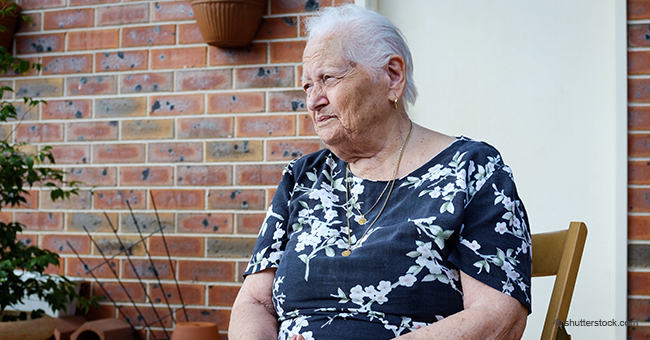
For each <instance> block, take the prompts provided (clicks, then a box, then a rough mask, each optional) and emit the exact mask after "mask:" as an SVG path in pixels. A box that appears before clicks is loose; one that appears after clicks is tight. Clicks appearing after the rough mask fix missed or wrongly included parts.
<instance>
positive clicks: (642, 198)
mask: <svg viewBox="0 0 650 340" xmlns="http://www.w3.org/2000/svg"><path fill="white" fill-rule="evenodd" d="M627 204H628V211H630V212H650V189H649V188H628V189H627Z"/></svg>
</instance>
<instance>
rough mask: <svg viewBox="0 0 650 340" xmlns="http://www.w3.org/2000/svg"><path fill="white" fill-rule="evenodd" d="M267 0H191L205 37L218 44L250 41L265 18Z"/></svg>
mask: <svg viewBox="0 0 650 340" xmlns="http://www.w3.org/2000/svg"><path fill="white" fill-rule="evenodd" d="M266 3H267V0H192V2H191V4H192V10H193V11H194V16H195V17H196V23H197V24H198V26H199V31H201V35H202V36H203V40H205V42H206V43H207V44H209V45H212V46H217V47H241V46H246V45H248V44H250V43H251V41H252V40H253V37H255V33H257V29H258V28H259V26H260V22H261V21H262V15H263V14H264V9H265V7H266Z"/></svg>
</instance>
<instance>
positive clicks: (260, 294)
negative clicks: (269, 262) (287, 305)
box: [228, 268, 278, 340]
mask: <svg viewBox="0 0 650 340" xmlns="http://www.w3.org/2000/svg"><path fill="white" fill-rule="evenodd" d="M274 278H275V268H269V269H265V270H263V271H261V272H258V273H255V274H251V275H248V276H247V277H246V279H245V280H244V284H243V285H242V287H241V289H240V290H239V293H238V294H237V298H236V299H235V303H234V304H233V306H232V313H231V315H230V325H229V326H228V339H230V340H252V339H254V340H277V339H278V315H277V314H276V313H275V308H274V307H273V279H274Z"/></svg>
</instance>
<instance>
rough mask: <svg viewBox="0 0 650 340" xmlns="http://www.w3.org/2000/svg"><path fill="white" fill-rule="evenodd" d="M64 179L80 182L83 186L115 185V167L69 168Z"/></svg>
mask: <svg viewBox="0 0 650 340" xmlns="http://www.w3.org/2000/svg"><path fill="white" fill-rule="evenodd" d="M66 179H67V180H68V181H76V182H81V185H84V186H116V185H117V168H114V167H99V168H70V169H68V176H67V177H66Z"/></svg>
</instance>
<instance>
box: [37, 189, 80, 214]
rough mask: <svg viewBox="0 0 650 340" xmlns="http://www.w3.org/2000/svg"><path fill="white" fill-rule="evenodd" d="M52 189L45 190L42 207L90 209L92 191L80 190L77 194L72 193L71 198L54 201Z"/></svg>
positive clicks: (51, 208)
mask: <svg viewBox="0 0 650 340" xmlns="http://www.w3.org/2000/svg"><path fill="white" fill-rule="evenodd" d="M50 194H51V191H43V195H42V202H41V208H42V209H45V210H65V209H78V210H82V209H90V208H91V203H90V202H91V193H90V191H79V193H78V194H77V195H70V199H57V200H56V201H52V196H51V195H50Z"/></svg>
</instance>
